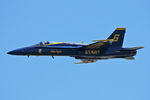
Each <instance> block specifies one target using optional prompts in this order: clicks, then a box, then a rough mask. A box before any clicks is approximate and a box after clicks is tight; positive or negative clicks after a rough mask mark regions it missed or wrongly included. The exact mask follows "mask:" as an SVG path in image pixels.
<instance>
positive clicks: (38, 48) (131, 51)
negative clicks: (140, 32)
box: [8, 28, 144, 64]
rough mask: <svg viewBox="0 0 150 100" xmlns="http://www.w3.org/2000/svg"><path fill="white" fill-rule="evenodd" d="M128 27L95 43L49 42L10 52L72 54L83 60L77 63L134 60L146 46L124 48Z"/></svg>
mask: <svg viewBox="0 0 150 100" xmlns="http://www.w3.org/2000/svg"><path fill="white" fill-rule="evenodd" d="M125 31H126V28H117V29H116V30H115V31H114V32H113V33H112V34H111V35H110V36H109V37H108V39H106V40H94V41H95V43H92V44H89V45H87V44H83V43H80V44H79V43H66V42H57V43H49V42H45V43H42V42H40V43H39V44H36V45H33V46H29V47H25V48H21V49H16V50H13V51H10V52H8V54H11V55H23V56H28V57H29V56H52V57H53V58H54V56H70V57H75V58H76V59H80V60H82V62H78V63H76V64H81V63H93V62H96V61H97V60H103V59H112V58H123V59H127V60H134V59H135V58H134V57H133V56H135V55H136V53H137V50H138V49H141V48H144V47H133V48H123V47H122V45H123V40H124V35H125Z"/></svg>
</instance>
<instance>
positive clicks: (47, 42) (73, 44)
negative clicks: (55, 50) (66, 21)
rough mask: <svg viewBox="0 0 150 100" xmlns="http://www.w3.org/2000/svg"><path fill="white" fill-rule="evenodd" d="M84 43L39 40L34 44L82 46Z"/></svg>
mask: <svg viewBox="0 0 150 100" xmlns="http://www.w3.org/2000/svg"><path fill="white" fill-rule="evenodd" d="M83 45H86V44H83V43H67V42H52V43H51V42H49V41H45V42H40V43H39V44H36V46H83Z"/></svg>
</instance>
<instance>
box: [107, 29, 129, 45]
mask: <svg viewBox="0 0 150 100" xmlns="http://www.w3.org/2000/svg"><path fill="white" fill-rule="evenodd" d="M125 31H126V28H117V29H116V30H115V31H114V32H113V33H112V34H111V35H110V36H109V37H108V39H113V43H112V46H120V47H122V45H123V40H124V35H125Z"/></svg>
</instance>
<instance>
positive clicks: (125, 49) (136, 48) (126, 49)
mask: <svg viewBox="0 0 150 100" xmlns="http://www.w3.org/2000/svg"><path fill="white" fill-rule="evenodd" d="M142 48H144V47H134V48H123V49H121V50H118V51H117V52H120V51H132V50H139V49H142Z"/></svg>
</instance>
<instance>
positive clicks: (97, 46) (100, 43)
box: [81, 39, 113, 49]
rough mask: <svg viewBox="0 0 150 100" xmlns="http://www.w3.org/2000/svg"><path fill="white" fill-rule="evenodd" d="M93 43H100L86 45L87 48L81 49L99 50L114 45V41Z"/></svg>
mask: <svg viewBox="0 0 150 100" xmlns="http://www.w3.org/2000/svg"><path fill="white" fill-rule="evenodd" d="M93 41H98V42H96V43H93V44H89V45H86V46H84V47H81V48H84V49H99V48H102V47H109V46H110V45H111V44H112V42H113V39H106V40H93Z"/></svg>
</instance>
